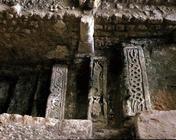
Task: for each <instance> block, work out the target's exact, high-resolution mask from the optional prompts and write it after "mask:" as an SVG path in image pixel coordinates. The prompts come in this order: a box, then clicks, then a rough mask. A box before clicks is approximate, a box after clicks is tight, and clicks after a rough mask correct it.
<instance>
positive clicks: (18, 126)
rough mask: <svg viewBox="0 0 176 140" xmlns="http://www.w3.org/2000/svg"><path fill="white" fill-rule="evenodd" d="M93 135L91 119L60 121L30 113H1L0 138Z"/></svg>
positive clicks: (67, 137) (79, 136)
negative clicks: (33, 115) (30, 114)
mask: <svg viewBox="0 0 176 140" xmlns="http://www.w3.org/2000/svg"><path fill="white" fill-rule="evenodd" d="M60 124H62V125H60ZM60 126H61V127H60ZM91 136H92V122H91V121H90V120H63V122H59V120H58V119H52V118H42V117H31V116H28V115H25V116H22V115H18V114H5V113H4V114H1V115H0V139H90V138H91Z"/></svg>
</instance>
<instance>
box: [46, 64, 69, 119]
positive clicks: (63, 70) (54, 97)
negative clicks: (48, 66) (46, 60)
mask: <svg viewBox="0 0 176 140" xmlns="http://www.w3.org/2000/svg"><path fill="white" fill-rule="evenodd" d="M67 71H68V70H67V67H66V66H61V65H54V66H53V69H52V77H51V85H50V92H51V93H50V95H49V97H48V101H47V108H46V117H47V118H55V119H59V120H61V121H62V120H63V119H64V113H65V98H66V90H67Z"/></svg>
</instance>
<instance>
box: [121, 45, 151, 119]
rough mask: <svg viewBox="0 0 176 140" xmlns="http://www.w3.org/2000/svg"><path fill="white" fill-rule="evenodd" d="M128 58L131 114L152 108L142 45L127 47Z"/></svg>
mask: <svg viewBox="0 0 176 140" xmlns="http://www.w3.org/2000/svg"><path fill="white" fill-rule="evenodd" d="M124 53H125V58H126V70H127V71H126V76H127V79H126V86H127V87H126V88H127V92H128V93H127V94H128V95H127V96H128V99H127V102H126V107H125V108H126V113H127V114H128V115H129V116H132V115H135V114H136V113H138V112H141V111H144V110H148V109H150V98H149V91H148V81H147V74H146V70H145V61H144V54H143V50H142V48H140V47H125V48H124Z"/></svg>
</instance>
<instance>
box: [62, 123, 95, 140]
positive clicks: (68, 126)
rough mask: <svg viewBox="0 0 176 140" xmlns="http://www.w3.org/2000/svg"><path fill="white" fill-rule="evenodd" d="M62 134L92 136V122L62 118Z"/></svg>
mask: <svg viewBox="0 0 176 140" xmlns="http://www.w3.org/2000/svg"><path fill="white" fill-rule="evenodd" d="M61 129H62V133H61V134H62V135H67V136H69V135H70V136H72V135H75V134H76V135H77V136H78V137H79V138H83V139H86V138H91V137H92V122H91V121H90V120H64V121H63V122H62V127H61Z"/></svg>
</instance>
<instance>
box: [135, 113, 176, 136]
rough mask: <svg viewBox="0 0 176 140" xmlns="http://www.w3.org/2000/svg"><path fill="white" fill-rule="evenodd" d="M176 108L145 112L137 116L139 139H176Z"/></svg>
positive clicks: (136, 125) (136, 123)
mask: <svg viewBox="0 0 176 140" xmlns="http://www.w3.org/2000/svg"><path fill="white" fill-rule="evenodd" d="M175 119H176V110H172V111H153V112H151V113H150V112H143V113H141V114H140V115H138V116H137V118H136V122H135V127H136V134H137V138H139V139H175V138H176V121H175Z"/></svg>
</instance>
